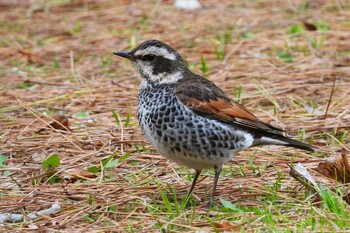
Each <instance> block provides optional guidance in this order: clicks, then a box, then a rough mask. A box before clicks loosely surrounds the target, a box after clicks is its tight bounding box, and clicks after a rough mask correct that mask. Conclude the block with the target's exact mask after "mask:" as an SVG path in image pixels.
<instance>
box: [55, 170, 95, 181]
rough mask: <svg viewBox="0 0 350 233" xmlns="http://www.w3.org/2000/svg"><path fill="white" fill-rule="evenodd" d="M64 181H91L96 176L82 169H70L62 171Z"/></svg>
mask: <svg viewBox="0 0 350 233" xmlns="http://www.w3.org/2000/svg"><path fill="white" fill-rule="evenodd" d="M62 176H63V178H64V179H65V180H70V181H76V180H78V179H93V178H96V177H97V175H96V174H94V173H92V172H89V171H87V170H84V169H82V168H71V169H67V170H65V171H64V174H63V175H62Z"/></svg>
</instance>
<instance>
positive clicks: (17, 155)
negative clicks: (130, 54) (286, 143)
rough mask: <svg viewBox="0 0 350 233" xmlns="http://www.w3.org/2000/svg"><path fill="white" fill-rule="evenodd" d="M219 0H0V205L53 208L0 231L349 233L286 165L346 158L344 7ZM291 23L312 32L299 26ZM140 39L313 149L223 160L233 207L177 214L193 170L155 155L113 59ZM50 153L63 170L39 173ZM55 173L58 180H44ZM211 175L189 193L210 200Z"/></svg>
mask: <svg viewBox="0 0 350 233" xmlns="http://www.w3.org/2000/svg"><path fill="white" fill-rule="evenodd" d="M216 2H217V1H203V3H204V7H203V8H202V9H201V10H199V11H196V12H186V11H181V10H177V9H174V8H173V6H172V4H173V2H172V1H128V0H120V1H116V2H113V1H93V0H84V1H69V0H67V1H64V0H55V1H54V0H52V1H7V0H3V1H1V2H0V19H1V21H0V35H1V37H0V88H1V89H0V93H1V96H0V154H2V155H6V156H8V159H7V160H6V161H5V163H4V165H3V166H2V167H0V172H1V173H0V174H2V176H0V179H1V183H2V185H1V193H0V195H1V203H0V212H7V213H30V212H32V211H38V210H42V209H45V208H48V207H50V206H51V205H52V204H54V203H55V202H57V203H59V204H60V205H61V207H62V210H61V211H59V212H57V213H55V214H52V215H50V216H42V217H41V218H39V219H36V220H30V219H26V220H25V221H24V222H23V223H15V224H9V223H7V224H5V225H3V226H1V227H2V228H3V229H4V230H6V231H19V230H29V229H35V228H40V229H42V230H44V231H61V232H73V231H75V232H78V231H79V232H82V231H87V232H103V231H117V232H123V231H135V232H141V231H142V232H153V231H160V229H163V230H164V231H166V232H180V231H196V230H206V231H213V230H216V229H215V228H213V224H214V225H215V224H216V226H219V225H218V223H219V222H221V221H225V222H229V223H230V224H231V225H232V226H234V227H232V228H231V230H240V231H246V232H251V231H262V230H268V229H270V230H271V231H280V230H283V229H290V230H291V231H311V230H318V231H332V230H335V231H337V230H338V231H342V230H344V229H349V227H350V223H347V224H345V223H346V220H344V218H342V217H341V216H340V217H339V216H337V215H336V214H334V213H332V211H330V210H327V209H326V208H324V207H322V206H314V205H312V203H311V202H310V199H306V196H307V193H305V189H304V188H303V187H301V186H300V185H299V184H298V183H297V182H296V181H294V180H293V178H292V177H290V176H289V174H288V172H289V167H288V165H287V164H288V163H290V162H301V163H303V164H304V165H305V166H307V167H312V166H314V165H316V164H317V163H318V162H319V161H321V160H322V159H323V158H324V157H325V156H327V155H329V154H336V153H340V151H341V150H342V149H343V150H344V151H347V153H348V152H349V146H350V142H349V139H348V137H347V135H348V134H349V127H350V107H349V106H350V88H349V87H350V75H349V74H350V68H349V65H350V43H349V40H350V33H349V31H350V24H349V17H350V4H349V2H346V1H341V0H337V1H325V0H317V1H310V2H309V4H307V6H306V7H303V4H304V5H305V1H297V0H294V1H285V2H284V1H273V0H267V1H247V2H246V3H238V2H240V1H221V2H222V3H221V4H217V3H216ZM235 2H237V3H235ZM242 2H243V1H242ZM306 2H307V1H306ZM301 18H302V19H305V20H307V21H308V22H313V23H315V24H316V25H318V29H319V30H318V31H305V30H303V29H302V23H301V20H300V19H301ZM150 38H157V39H160V40H162V41H165V42H167V43H169V44H171V45H172V46H173V47H175V48H176V49H177V50H178V51H179V52H180V53H181V54H182V55H183V56H184V58H185V59H186V60H187V61H188V63H189V64H190V67H191V69H192V70H193V71H195V72H197V73H201V72H202V71H201V57H204V58H205V62H206V65H207V66H208V69H209V70H208V72H207V73H206V74H205V75H206V77H208V78H209V79H210V80H212V81H214V82H215V83H216V84H218V85H219V86H220V87H222V88H223V89H224V90H225V91H226V93H228V94H229V95H231V96H232V97H233V98H235V99H237V100H239V101H241V102H242V103H243V104H244V105H245V106H247V107H248V108H249V109H251V110H252V111H253V112H254V113H255V114H256V115H257V116H258V117H260V118H261V119H263V120H265V121H270V122H271V124H274V125H276V126H279V127H282V128H285V129H286V130H287V131H289V132H290V133H291V135H292V136H294V137H298V136H300V137H303V139H305V140H306V141H310V142H313V143H314V144H316V145H318V146H320V147H321V148H322V152H318V153H314V154H306V153H304V152H303V151H299V150H293V149H283V150H281V148H278V147H263V148H255V149H250V150H249V151H245V152H241V153H240V154H238V155H237V156H236V157H235V160H234V161H232V162H230V163H228V164H227V165H226V166H225V168H224V170H225V172H223V174H222V176H221V177H220V181H219V187H218V191H217V196H218V197H221V198H223V199H224V200H226V201H230V202H232V203H234V204H235V206H236V207H237V208H238V209H237V210H232V209H231V210H230V209H227V208H226V209H222V208H218V209H213V210H210V211H209V210H208V209H207V208H206V207H205V203H202V204H200V205H198V206H193V207H190V208H187V209H181V208H180V209H177V207H176V205H175V204H174V203H177V201H179V203H180V204H181V198H183V197H184V195H185V194H186V190H187V188H188V187H189V184H190V178H191V176H190V174H191V173H192V171H191V170H188V169H185V168H179V167H178V166H177V165H176V164H174V163H171V162H169V161H167V160H165V159H163V158H162V157H161V156H160V155H158V154H157V153H156V152H155V151H154V149H153V148H152V147H151V146H149V144H148V143H147V142H146V141H145V139H144V137H143V135H142V133H141V132H140V129H139V127H138V125H137V119H136V115H135V112H136V105H137V95H138V86H139V83H140V79H139V77H138V74H137V73H136V71H135V70H134V68H133V67H132V65H131V64H129V63H127V62H126V61H123V60H121V59H118V58H116V57H113V56H112V54H111V53H112V51H114V50H116V49H128V48H130V47H133V46H134V45H135V44H137V43H139V42H141V41H144V40H146V39H150ZM222 47H224V49H221V48H222ZM334 78H335V87H334V93H333V95H332V97H331V98H330V96H331V93H332V86H333V81H334ZM240 87H241V94H240ZM232 93H234V94H232ZM327 105H329V109H328V112H327V114H325V112H326V109H327ZM112 110H115V112H116V113H118V114H119V116H120V120H121V124H118V123H119V122H118V123H117V122H116V120H115V118H113V116H112ZM57 114H62V115H65V116H67V117H69V127H70V129H71V131H64V130H59V129H57V128H54V127H50V123H52V119H50V117H52V116H54V115H57ZM44 115H46V116H47V117H44ZM128 116H131V120H130V122H129V124H128V123H126V124H125V122H128V120H127V118H128ZM325 116H326V117H325ZM135 145H136V146H137V147H139V148H142V146H143V145H144V147H145V149H144V150H139V149H136V147H135ZM146 149H147V150H146ZM115 151H116V154H115V158H119V157H120V156H122V155H125V154H126V153H130V155H129V156H125V157H127V158H126V159H125V160H123V161H121V162H119V163H116V164H115V166H113V167H112V168H106V167H103V169H102V171H100V172H98V173H95V174H93V173H89V172H87V169H88V168H90V167H93V166H96V167H99V166H100V165H101V161H102V160H103V159H105V158H107V157H109V156H110V155H111V154H112V153H113V152H115ZM55 153H56V154H58V155H59V156H60V162H61V164H60V166H59V167H58V168H56V169H55V170H54V171H53V172H52V171H46V170H44V169H43V168H42V167H41V164H42V161H43V160H44V159H45V158H47V157H49V156H50V155H52V154H55ZM53 176H56V177H59V178H61V179H63V182H62V183H53V184H49V180H50V177H53ZM77 176H78V177H77ZM212 177H213V174H212V173H211V172H207V173H205V175H204V176H201V178H200V182H199V183H198V185H197V187H196V190H195V194H196V196H197V197H200V198H203V197H208V195H209V192H210V189H211V185H212ZM161 190H163V191H164V192H165V194H166V196H167V197H168V198H169V199H170V202H171V203H172V204H171V205H170V208H169V205H166V200H164V198H162V197H161V195H160V192H162V191H161ZM175 191H176V194H177V198H176V199H175V196H174V194H175ZM217 202H218V203H220V201H219V200H217ZM347 211H348V210H347ZM338 217H339V219H341V220H342V222H341V223H342V224H340V223H339V221H340V220H339V221H338V220H337V219H338ZM314 220H315V221H316V223H313V221H314ZM314 227H316V229H315V228H314Z"/></svg>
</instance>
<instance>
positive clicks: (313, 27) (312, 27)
mask: <svg viewBox="0 0 350 233" xmlns="http://www.w3.org/2000/svg"><path fill="white" fill-rule="evenodd" d="M302 22H303V26H304V28H305V29H306V30H307V31H317V27H316V25H314V24H312V23H309V22H306V21H305V20H302Z"/></svg>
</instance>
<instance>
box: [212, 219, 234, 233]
mask: <svg viewBox="0 0 350 233" xmlns="http://www.w3.org/2000/svg"><path fill="white" fill-rule="evenodd" d="M214 225H215V227H216V228H217V229H218V230H219V231H221V232H223V231H225V232H228V231H230V232H234V231H239V225H232V224H231V223H229V222H225V221H223V222H221V223H218V222H214Z"/></svg>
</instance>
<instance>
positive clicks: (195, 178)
mask: <svg viewBox="0 0 350 233" xmlns="http://www.w3.org/2000/svg"><path fill="white" fill-rule="evenodd" d="M201 172H202V170H197V169H196V174H195V175H194V178H193V180H192V185H191V188H190V191H189V192H188V193H187V197H186V200H187V199H188V198H189V197H190V195H191V193H192V191H193V189H194V186H195V185H196V182H197V180H198V177H199V175H200V174H201Z"/></svg>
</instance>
